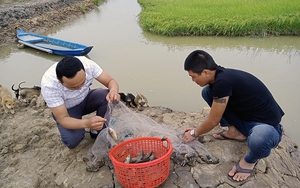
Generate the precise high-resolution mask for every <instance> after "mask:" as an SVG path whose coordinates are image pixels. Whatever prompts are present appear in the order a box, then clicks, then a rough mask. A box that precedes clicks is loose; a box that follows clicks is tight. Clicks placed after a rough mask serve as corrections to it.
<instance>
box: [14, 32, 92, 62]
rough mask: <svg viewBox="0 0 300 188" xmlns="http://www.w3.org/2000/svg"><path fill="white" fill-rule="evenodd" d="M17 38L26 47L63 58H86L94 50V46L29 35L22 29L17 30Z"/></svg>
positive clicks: (33, 34)
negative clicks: (68, 56)
mask: <svg viewBox="0 0 300 188" xmlns="http://www.w3.org/2000/svg"><path fill="white" fill-rule="evenodd" d="M17 38H18V39H19V40H18V42H19V43H21V44H23V45H25V46H28V47H31V48H35V49H37V50H40V51H44V52H47V53H50V54H56V55H61V56H67V55H71V56H84V55H87V54H88V53H89V52H90V51H91V50H92V48H93V46H86V45H83V44H78V43H74V42H69V41H64V40H61V39H56V38H52V37H47V36H43V35H39V34H35V33H27V32H25V31H23V30H21V29H18V30H17Z"/></svg>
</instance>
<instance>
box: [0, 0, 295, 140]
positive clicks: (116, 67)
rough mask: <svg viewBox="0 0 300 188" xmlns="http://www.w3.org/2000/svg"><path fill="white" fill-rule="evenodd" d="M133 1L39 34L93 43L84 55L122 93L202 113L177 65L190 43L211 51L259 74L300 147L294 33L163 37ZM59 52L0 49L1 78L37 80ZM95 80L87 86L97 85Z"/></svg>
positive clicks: (117, 1)
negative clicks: (142, 19) (145, 24)
mask: <svg viewBox="0 0 300 188" xmlns="http://www.w3.org/2000/svg"><path fill="white" fill-rule="evenodd" d="M140 11H141V7H140V5H139V4H138V3H137V1H136V0H108V1H107V2H106V3H104V4H102V5H100V6H99V7H98V8H97V9H95V10H93V11H92V12H90V13H87V14H85V15H84V16H82V17H80V18H79V19H78V20H76V21H74V22H72V23H69V24H67V25H63V26H57V27H55V28H52V29H50V30H48V31H47V33H44V34H45V35H48V36H52V37H56V38H60V39H64V40H69V41H73V42H78V43H82V44H86V45H93V46H94V48H93V49H92V51H91V52H90V53H89V55H88V56H89V57H90V58H91V59H92V60H94V61H96V62H97V63H98V64H99V65H100V66H101V67H102V68H103V69H104V70H106V71H107V72H108V73H109V74H110V75H112V76H113V77H114V78H115V79H116V80H117V81H118V83H119V85H120V91H122V92H124V93H127V92H131V93H133V94H135V93H136V92H137V91H139V92H141V93H143V94H144V95H145V96H146V97H147V98H148V100H149V104H150V105H152V106H164V107H169V108H171V109H173V110H179V111H201V110H202V108H203V107H204V106H206V104H205V103H204V101H203V99H202V98H201V96H200V92H201V88H200V87H199V86H197V85H196V84H195V83H193V82H192V81H191V79H190V77H189V76H188V74H187V72H185V71H184V70H183V61H184V59H185V58H186V56H187V55H188V54H189V53H190V52H191V51H193V50H195V49H203V50H206V51H207V52H209V53H210V54H211V55H212V56H213V57H214V59H215V61H216V62H217V63H218V64H220V65H222V66H225V67H231V68H237V69H242V70H245V71H248V72H251V73H252V74H254V75H256V76H257V77H259V78H260V79H261V80H262V81H263V82H264V83H265V84H266V85H267V86H268V88H269V89H270V91H271V92H272V94H273V95H274V97H275V98H276V99H277V101H278V103H279V104H280V105H281V107H282V108H283V110H284V111H285V113H286V115H285V116H284V118H283V120H282V123H283V125H284V127H285V130H286V132H287V134H288V135H289V136H290V137H291V138H292V139H293V140H294V141H295V142H296V143H297V144H298V145H300V137H299V136H298V134H300V127H299V123H300V116H299V115H298V113H299V104H300V102H299V99H298V96H297V93H299V92H300V82H299V80H300V74H299V70H300V37H266V38H256V37H235V38H227V37H164V36H158V35H154V34H151V33H147V32H144V31H143V30H142V29H141V28H140V27H139V24H138V14H139V12H140ZM61 58H62V57H61V56H55V55H50V54H47V53H44V52H39V51H37V50H34V49H30V48H25V49H18V48H17V47H16V44H13V45H11V46H8V47H2V48H0V81H1V84H2V85H4V86H7V87H9V88H10V87H11V85H12V84H15V85H17V84H18V83H19V82H21V81H26V84H24V86H32V85H40V79H41V77H42V75H43V73H44V72H45V70H46V69H47V68H48V67H49V66H50V65H52V64H53V63H54V62H56V61H59V60H60V59H61ZM99 86H100V85H99V84H97V83H96V82H95V83H94V85H93V87H99Z"/></svg>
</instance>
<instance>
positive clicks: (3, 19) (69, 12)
mask: <svg viewBox="0 0 300 188" xmlns="http://www.w3.org/2000/svg"><path fill="white" fill-rule="evenodd" d="M97 6H98V5H97V4H95V3H93V1H92V0H64V1H61V0H41V1H38V0H27V1H26V0H25V1H14V2H13V3H11V2H9V3H8V2H7V1H4V2H2V3H1V4H0V46H5V45H8V44H11V43H15V42H17V38H16V29H23V30H25V31H28V32H36V33H40V34H42V33H43V32H45V31H46V30H47V29H49V28H52V27H54V26H56V25H60V24H64V23H68V22H70V21H72V20H74V19H76V18H77V17H78V16H80V15H82V14H84V13H86V12H88V11H90V10H92V9H94V8H96V7H97Z"/></svg>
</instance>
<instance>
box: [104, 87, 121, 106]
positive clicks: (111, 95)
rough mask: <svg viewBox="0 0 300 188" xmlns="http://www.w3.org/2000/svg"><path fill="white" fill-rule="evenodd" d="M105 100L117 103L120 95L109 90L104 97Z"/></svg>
mask: <svg viewBox="0 0 300 188" xmlns="http://www.w3.org/2000/svg"><path fill="white" fill-rule="evenodd" d="M106 100H107V101H108V102H110V103H112V102H117V101H119V100H120V95H119V93H118V92H116V91H114V90H110V91H109V93H108V94H107V95H106Z"/></svg>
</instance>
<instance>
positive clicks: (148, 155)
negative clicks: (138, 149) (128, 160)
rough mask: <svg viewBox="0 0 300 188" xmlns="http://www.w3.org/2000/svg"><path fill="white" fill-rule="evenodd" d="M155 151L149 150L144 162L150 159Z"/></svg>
mask: <svg viewBox="0 0 300 188" xmlns="http://www.w3.org/2000/svg"><path fill="white" fill-rule="evenodd" d="M152 153H153V151H149V152H148V153H147V154H146V155H144V157H143V162H148V161H150V156H151V155H152Z"/></svg>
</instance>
